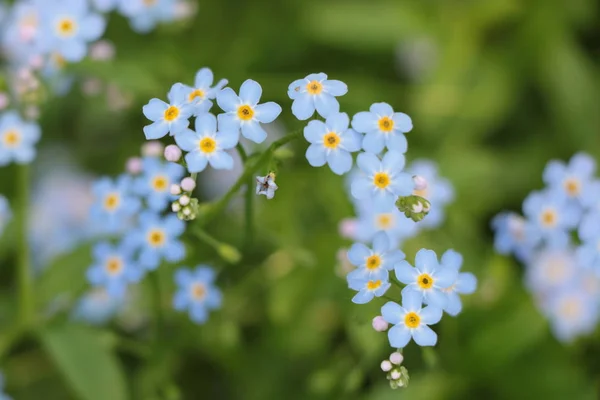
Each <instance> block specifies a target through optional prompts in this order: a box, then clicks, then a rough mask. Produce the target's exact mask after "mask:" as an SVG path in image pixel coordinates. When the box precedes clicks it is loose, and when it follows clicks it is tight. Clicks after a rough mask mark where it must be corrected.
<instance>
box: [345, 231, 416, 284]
mask: <svg viewBox="0 0 600 400" xmlns="http://www.w3.org/2000/svg"><path fill="white" fill-rule="evenodd" d="M404 257H405V256H404V253H403V252H402V251H400V250H396V249H394V248H393V247H392V246H391V242H390V239H389V238H388V236H387V234H386V233H385V232H378V233H377V234H376V235H375V237H374V238H373V247H372V248H369V247H367V246H366V245H364V244H363V243H354V244H353V245H352V247H351V248H350V250H349V251H348V260H349V261H350V262H351V263H352V264H353V265H354V266H356V267H357V269H355V270H354V271H352V272H350V273H349V274H348V280H349V281H350V280H354V279H356V280H364V279H369V280H374V281H376V280H378V279H379V280H382V281H387V280H388V278H389V276H388V271H391V270H392V269H394V264H396V263H397V262H399V261H402V260H403V259H404Z"/></svg>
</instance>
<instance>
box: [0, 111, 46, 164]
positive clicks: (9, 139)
mask: <svg viewBox="0 0 600 400" xmlns="http://www.w3.org/2000/svg"><path fill="white" fill-rule="evenodd" d="M39 139H40V127H39V126H38V125H37V124H35V123H33V122H25V121H23V120H22V119H21V117H20V116H19V114H18V113H17V112H15V111H7V112H5V113H2V114H0V166H4V165H8V164H9V163H11V162H13V161H14V162H15V163H17V164H29V163H30V162H32V161H33V159H34V158H35V154H36V151H35V147H34V145H35V144H36V143H37V142H38V140H39Z"/></svg>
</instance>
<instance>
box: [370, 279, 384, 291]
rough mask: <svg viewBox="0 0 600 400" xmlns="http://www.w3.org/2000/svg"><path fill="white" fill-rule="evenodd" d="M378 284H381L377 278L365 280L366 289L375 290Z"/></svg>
mask: <svg viewBox="0 0 600 400" xmlns="http://www.w3.org/2000/svg"><path fill="white" fill-rule="evenodd" d="M379 286H381V280H380V279H378V280H376V281H369V282H367V289H369V290H375V289H377V288H378V287H379Z"/></svg>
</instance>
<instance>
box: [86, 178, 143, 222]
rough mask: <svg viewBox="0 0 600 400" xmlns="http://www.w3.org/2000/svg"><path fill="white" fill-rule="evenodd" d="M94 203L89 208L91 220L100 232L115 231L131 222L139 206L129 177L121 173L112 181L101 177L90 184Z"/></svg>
mask: <svg viewBox="0 0 600 400" xmlns="http://www.w3.org/2000/svg"><path fill="white" fill-rule="evenodd" d="M92 193H93V195H94V203H93V204H92V207H91V209H90V215H91V218H92V221H94V222H95V223H97V224H98V230H99V231H101V232H107V233H115V232H118V231H120V230H122V229H123V228H124V227H126V226H127V224H128V223H130V222H131V220H132V218H133V216H134V215H135V214H136V213H137V212H138V210H139V209H140V206H141V202H140V200H139V199H138V198H137V197H135V196H133V194H132V183H131V178H130V177H129V176H127V175H122V176H120V177H119V178H117V180H116V181H113V180H112V179H110V178H101V179H99V180H98V181H96V182H95V183H94V184H93V186H92Z"/></svg>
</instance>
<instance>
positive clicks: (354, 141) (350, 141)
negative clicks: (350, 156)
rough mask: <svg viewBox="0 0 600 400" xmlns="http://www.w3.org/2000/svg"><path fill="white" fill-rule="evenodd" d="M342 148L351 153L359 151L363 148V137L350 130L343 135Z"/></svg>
mask: <svg viewBox="0 0 600 400" xmlns="http://www.w3.org/2000/svg"><path fill="white" fill-rule="evenodd" d="M341 146H342V147H343V148H344V149H346V150H348V151H350V152H354V151H359V150H360V149H361V147H362V135H361V134H360V133H358V132H356V131H355V130H354V129H348V130H346V131H345V132H344V133H343V134H342V143H341Z"/></svg>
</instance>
